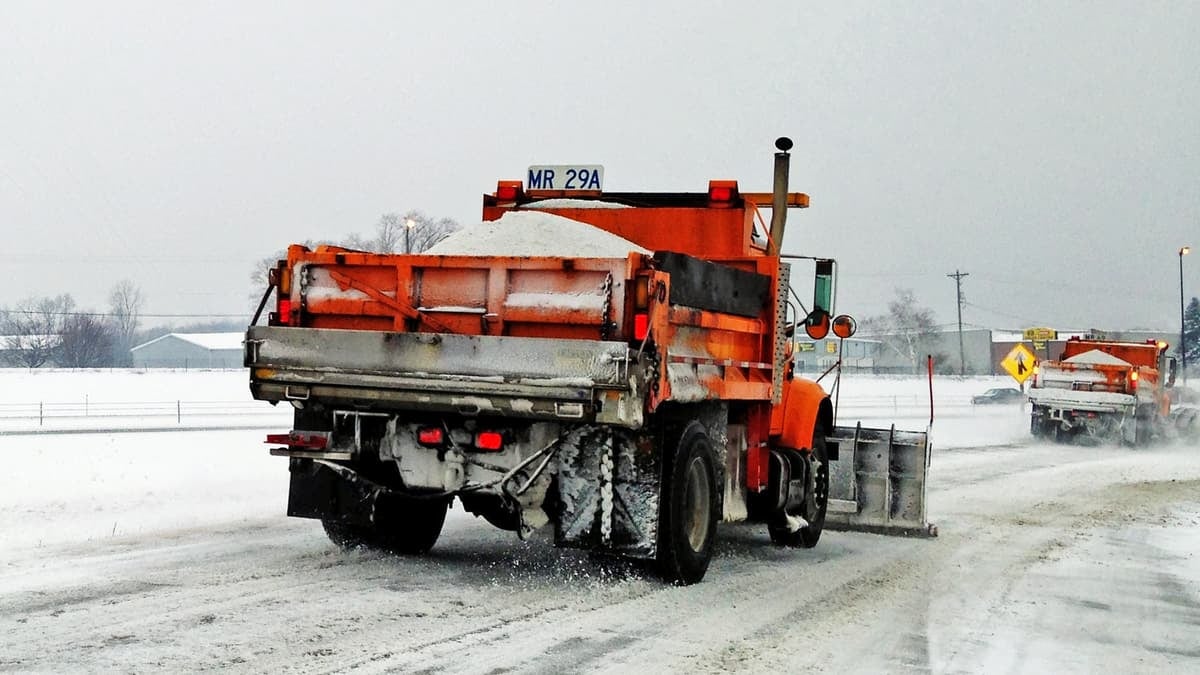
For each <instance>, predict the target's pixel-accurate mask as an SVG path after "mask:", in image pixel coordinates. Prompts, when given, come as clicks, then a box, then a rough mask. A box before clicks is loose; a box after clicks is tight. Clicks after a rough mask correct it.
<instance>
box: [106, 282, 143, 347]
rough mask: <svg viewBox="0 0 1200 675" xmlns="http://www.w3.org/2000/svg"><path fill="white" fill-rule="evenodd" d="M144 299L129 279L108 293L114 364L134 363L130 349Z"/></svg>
mask: <svg viewBox="0 0 1200 675" xmlns="http://www.w3.org/2000/svg"><path fill="white" fill-rule="evenodd" d="M144 300H145V298H144V297H143V296H142V291H141V289H139V288H138V287H137V286H135V285H134V283H133V282H132V281H130V280H128V279H123V280H121V281H119V282H117V285H116V286H113V288H112V291H110V292H109V294H108V307H109V313H110V314H111V316H112V324H113V325H112V328H113V331H112V332H113V339H112V352H113V353H112V356H113V359H112V363H113V364H114V365H118V366H130V365H133V355H132V354H130V352H129V350H130V349H132V348H133V347H134V344H133V342H134V336H135V335H136V334H137V330H138V322H139V320H140V318H141V312H142V303H143V302H144Z"/></svg>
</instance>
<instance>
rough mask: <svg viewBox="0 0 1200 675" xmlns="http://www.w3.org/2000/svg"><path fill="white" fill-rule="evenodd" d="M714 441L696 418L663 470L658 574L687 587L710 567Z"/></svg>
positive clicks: (714, 500)
mask: <svg viewBox="0 0 1200 675" xmlns="http://www.w3.org/2000/svg"><path fill="white" fill-rule="evenodd" d="M713 462H714V460H713V449H712V441H710V440H709V438H708V433H707V432H706V431H705V430H704V427H703V425H701V424H700V423H699V422H691V423H689V424H688V425H687V427H686V428H685V429H684V431H683V433H682V434H680V436H679V441H678V443H677V444H676V445H675V450H674V453H673V454H672V455H671V457H670V461H669V463H668V465H667V467H666V471H664V476H663V478H664V483H663V487H662V498H661V500H660V502H659V525H658V553H657V556H656V562H657V565H658V571H659V574H660V575H662V577H663V579H664V580H666V581H669V582H671V583H674V584H677V585H681V586H686V585H689V584H694V583H697V582H699V581H700V580H701V579H703V578H704V573H705V572H707V571H708V563H709V561H710V560H711V559H712V551H713V544H714V542H715V541H716V534H717V515H718V514H717V479H716V469H715V466H714V463H713Z"/></svg>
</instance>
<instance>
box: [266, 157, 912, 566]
mask: <svg viewBox="0 0 1200 675" xmlns="http://www.w3.org/2000/svg"><path fill="white" fill-rule="evenodd" d="M776 146H777V152H776V153H775V186H774V191H773V192H770V193H756V194H751V193H743V192H741V191H740V189H739V186H738V184H737V182H736V181H730V180H714V181H711V182H710V183H709V186H708V190H707V191H705V192H697V193H649V192H636V193H633V192H604V191H603V190H602V189H601V185H600V182H601V180H600V179H601V176H602V174H601V170H600V169H599V168H598V167H589V166H582V167H571V166H566V167H540V168H537V171H536V173H535V171H534V169H531V170H530V176H531V178H534V179H535V180H530V181H528V182H529V183H530V184H531V185H532V184H536V185H537V188H536V189H532V188H530V187H528V186H527V185H526V184H524V183H522V182H520V181H501V182H500V183H499V184H498V186H497V189H496V192H495V193H494V194H490V195H485V196H484V200H483V220H484V222H483V223H481V224H480V225H478V226H475V227H473V228H468V229H466V230H463V231H461V232H459V233H457V234H455V235H452V236H451V237H450V238H449V239H448V240H446V241H444V242H442V243H441V244H439V245H438V246H436V247H435V248H434V249H432V250H431V251H428V252H425V253H422V254H415V255H407V254H377V253H366V252H360V251H353V250H348V249H344V248H339V247H331V246H320V247H317V248H316V249H315V250H309V249H308V248H306V247H303V246H292V247H291V248H290V249H289V250H288V255H287V259H286V260H282V261H280V262H279V264H278V265H277V266H276V267H275V268H274V269H273V270H271V273H270V287H269V288H268V289H267V294H266V295H264V297H263V303H262V305H260V307H259V314H261V313H262V311H263V309H264V306H265V305H266V304H267V302H268V301H269V299H270V295H271V293H272V292H274V295H275V304H274V308H273V311H270V312H269V314H268V321H267V323H266V325H257V324H258V323H259V321H258V319H259V316H257V315H256V317H255V320H254V321H253V322H252V325H251V326H250V327H249V329H248V331H247V333H246V339H245V365H246V366H247V368H248V369H249V374H250V390H251V392H252V394H253V396H254V397H255V398H257V399H260V400H264V401H270V402H272V403H286V404H289V405H291V406H293V407H294V408H295V421H294V428H293V429H291V430H290V431H289V432H287V433H280V434H272V435H271V436H270V437H269V438H268V443H270V444H272V445H274V446H276V447H274V448H273V449H272V450H271V451H272V453H274V454H277V455H283V456H286V457H288V458H290V459H289V464H290V466H289V468H290V475H291V485H290V492H289V499H288V514H289V515H292V516H299V517H305V518H317V519H320V520H321V521H322V522H323V524H324V528H325V531H326V533H327V534H328V536H329V537H330V539H332V540H333V541H334V542H336V543H337V544H339V545H342V546H345V547H350V546H359V545H365V546H371V547H377V548H382V549H388V550H392V551H397V552H403V553H422V552H425V551H427V550H429V549H430V548H431V547H432V546H433V545H434V543H435V542H436V540H437V538H438V536H439V534H440V532H441V530H442V526H443V523H444V520H445V517H446V512H447V509H448V508H449V506H450V505H451V502H452V501H454V500H457V502H458V503H459V504H460V506H461V508H463V509H465V510H466V511H468V512H471V513H474V514H476V515H478V516H481V517H483V518H485V519H486V520H487V521H488V522H489V523H491V524H492V525H495V526H496V527H499V528H502V529H506V530H512V531H514V532H516V533H517V534H518V536H520V537H522V538H524V537H528V536H529V535H530V534H531V533H532V532H533V531H534V530H537V529H539V528H542V527H547V526H548V527H552V528H553V538H554V541H555V543H556V545H559V546H567V547H577V548H587V549H592V550H598V551H603V552H607V553H611V554H616V555H620V556H626V557H631V558H636V559H643V560H648V561H651V562H652V563H653V564H654V566H655V567H656V569H657V571H658V572H659V573H660V574H661V575H662V577H663V578H664V579H666V580H668V581H670V582H673V583H680V584H690V583H695V582H698V581H700V580H701V579H702V578H703V577H704V574H705V571H706V570H707V569H708V566H709V560H710V558H711V556H712V552H713V543H714V540H715V537H716V534H717V524H718V522H719V521H745V520H752V521H758V522H762V523H764V524H765V525H766V529H767V531H768V532H769V536H770V540H771V541H772V542H774V543H775V544H777V545H781V546H790V547H811V546H814V545H816V544H817V541H818V539H819V538H820V536H821V532H822V529H823V528H826V527H843V528H861V529H867V530H872V531H876V532H880V533H908V534H926V535H928V534H933V533H935V530H934V528H933V526H932V525H929V524H928V523H927V522H926V515H925V476H926V467H927V466H928V460H929V450H930V447H929V440H928V433H927V431H926V432H906V431H896V430H895V429H894V428H893V429H867V428H862V427H861V426H858V427H836V426H834V413H833V406H832V405H831V402H830V398H829V395H828V394H827V393H826V392H825V390H824V389H822V387H821V385H819V384H818V383H816V382H813V381H811V380H806V379H803V378H801V377H798V376H794V375H793V368H792V357H791V354H792V343H793V335H796V334H797V333H798V332H807V333H808V334H809V335H810V336H813V337H821V336H823V335H825V334H826V333H827V332H828V331H829V330H830V329H831V328H832V330H833V331H834V333H835V334H837V335H840V336H842V337H846V336H848V335H849V334H850V333H852V331H853V320H852V319H850V318H849V317H845V316H837V317H834V316H831V312H832V310H833V302H832V301H833V296H834V293H833V284H834V279H833V276H834V266H833V262H832V261H831V260H816V261H815V265H813V267H815V278H814V282H815V283H814V289H815V290H814V293H813V295H814V298H813V301H812V303H811V306H810V307H806V306H805V305H804V303H802V302H801V301H800V299H799V298H798V296H797V295H796V294H795V293H794V292H792V290H791V287H790V285H789V275H790V273H791V269H792V262H789V261H793V260H801V259H802V258H801V257H800V256H788V255H782V254H781V252H780V251H779V244H780V242H782V241H783V235H784V230H785V226H786V218H787V214H788V209H789V208H793V207H794V208H802V207H805V206H807V205H808V197H807V196H806V195H804V194H800V193H788V191H787V174H788V164H789V161H790V155H789V152H788V151H789V150H790V148H791V141H790V140H788V139H786V138H781V139H779V140H778V141H777V142H776ZM760 207H770V211H771V214H770V224H769V226H768V225H767V223H766V222H765V221H764V220H763V218H762V217H761V216H760V214H759V208H760ZM803 260H805V264H809V261H812V260H814V259H813V258H803Z"/></svg>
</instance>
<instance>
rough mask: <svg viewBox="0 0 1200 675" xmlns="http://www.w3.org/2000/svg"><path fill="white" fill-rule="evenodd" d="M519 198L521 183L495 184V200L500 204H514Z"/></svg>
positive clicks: (504, 181)
mask: <svg viewBox="0 0 1200 675" xmlns="http://www.w3.org/2000/svg"><path fill="white" fill-rule="evenodd" d="M520 196H521V181H516V180H502V181H500V182H499V183H497V184H496V199H497V200H499V201H502V202H515V201H517V198H518V197H520Z"/></svg>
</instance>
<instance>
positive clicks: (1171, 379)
mask: <svg viewBox="0 0 1200 675" xmlns="http://www.w3.org/2000/svg"><path fill="white" fill-rule="evenodd" d="M1177 370H1178V364H1176V363H1175V357H1171V358H1169V359H1167V386H1168V387H1174V386H1175V375H1176V371H1177Z"/></svg>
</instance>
